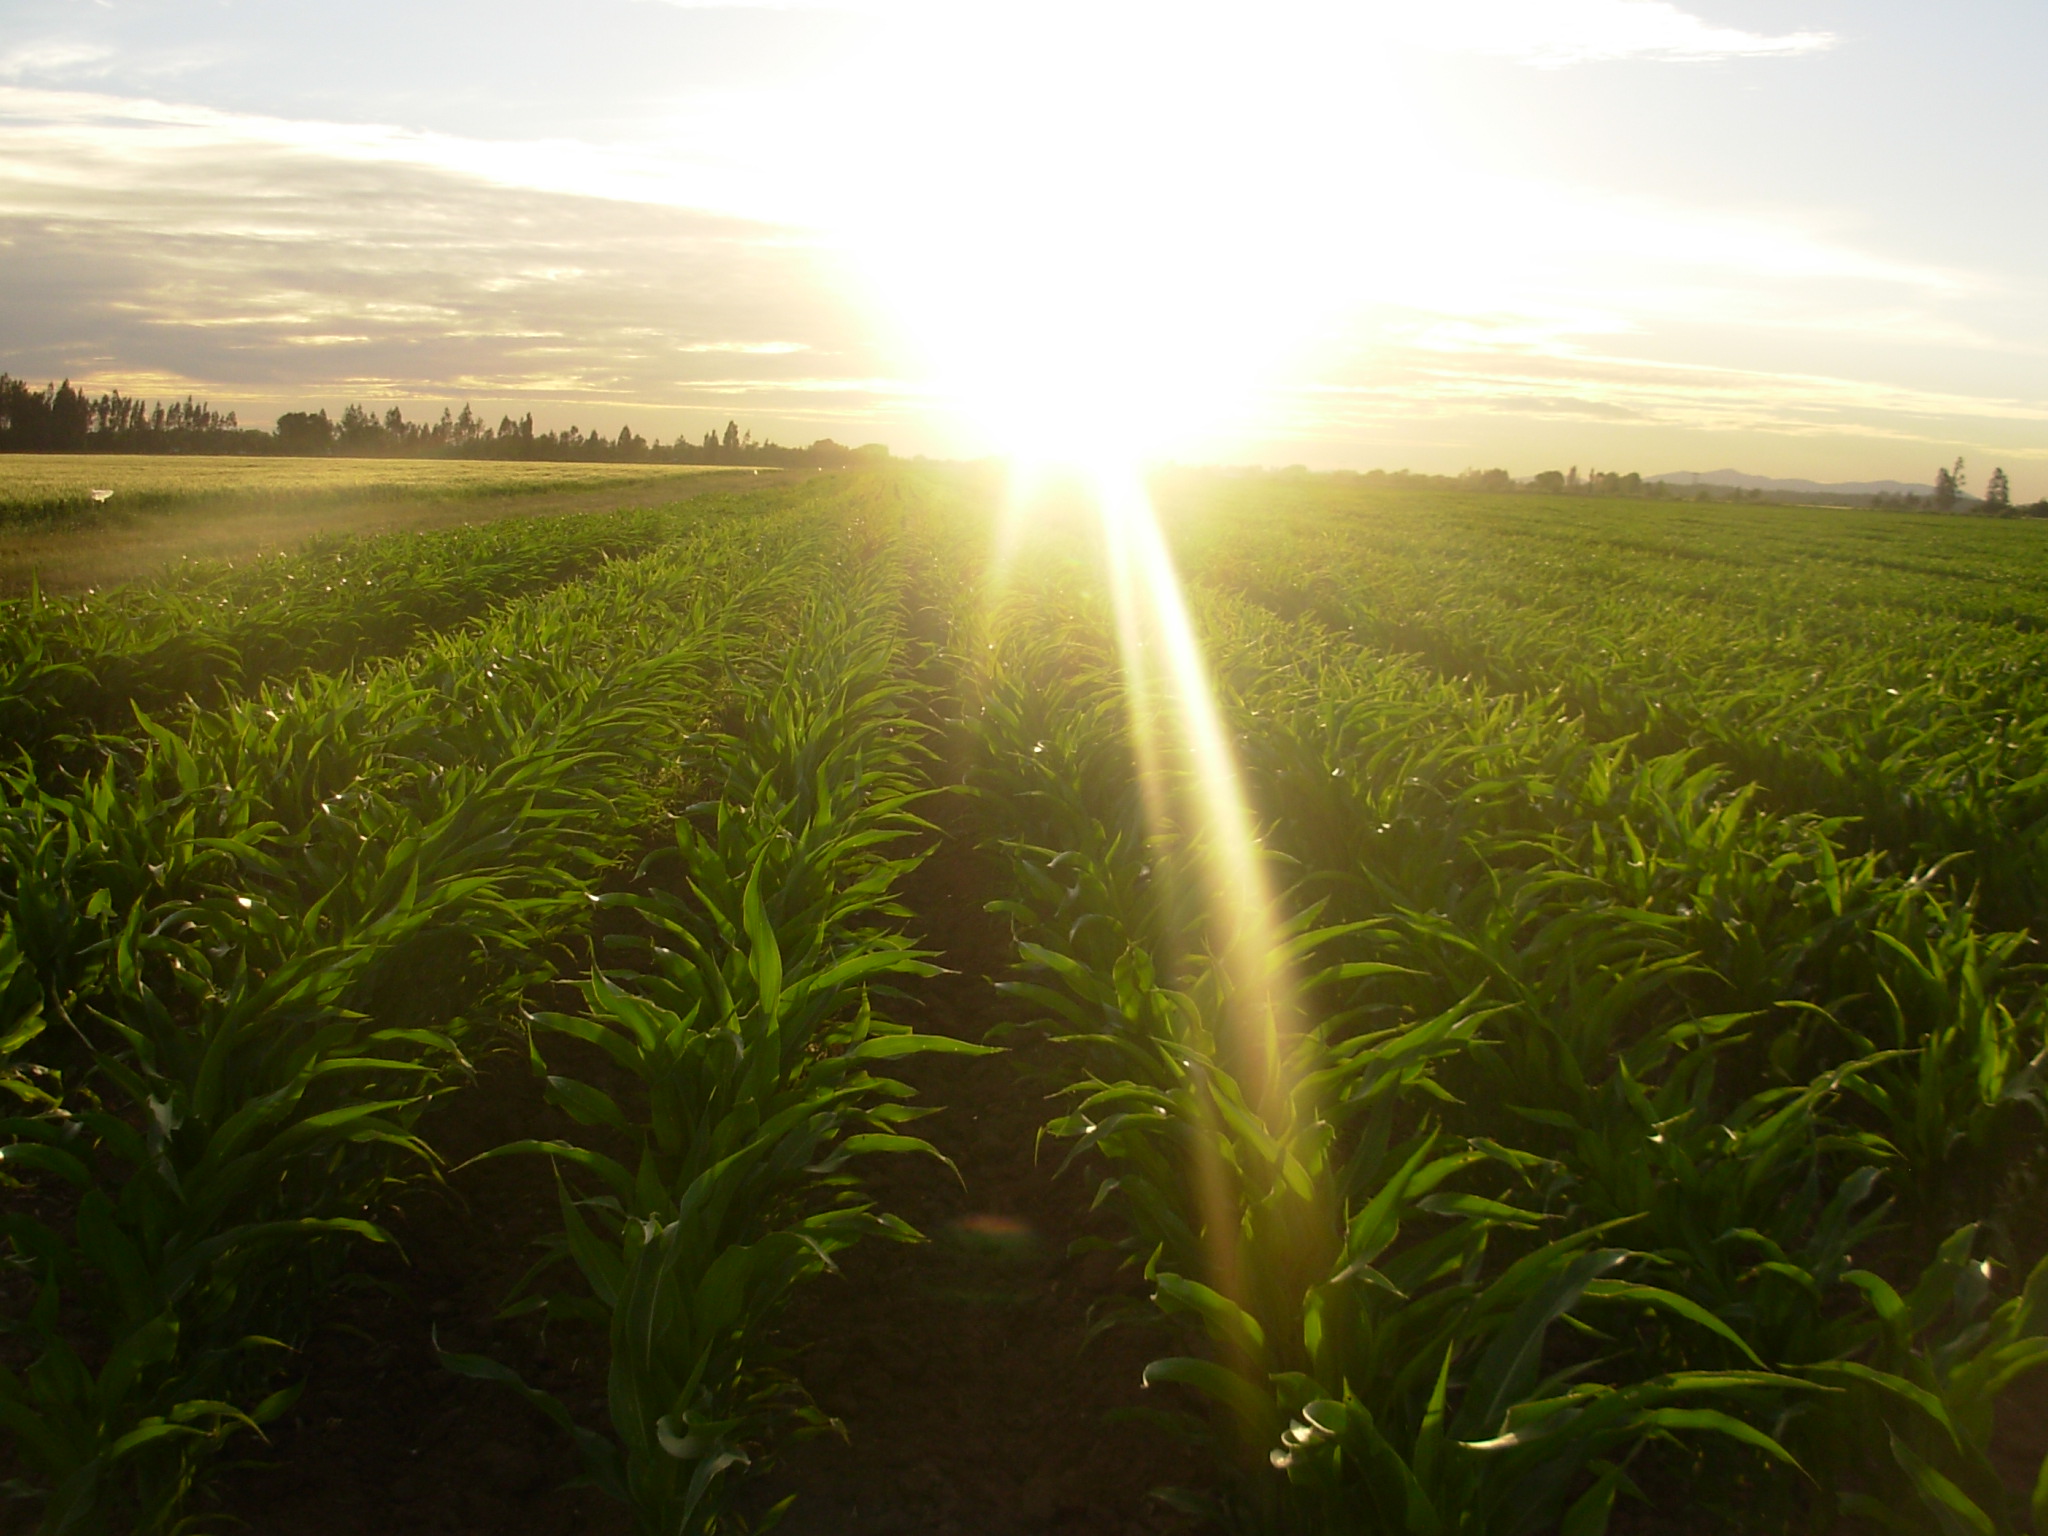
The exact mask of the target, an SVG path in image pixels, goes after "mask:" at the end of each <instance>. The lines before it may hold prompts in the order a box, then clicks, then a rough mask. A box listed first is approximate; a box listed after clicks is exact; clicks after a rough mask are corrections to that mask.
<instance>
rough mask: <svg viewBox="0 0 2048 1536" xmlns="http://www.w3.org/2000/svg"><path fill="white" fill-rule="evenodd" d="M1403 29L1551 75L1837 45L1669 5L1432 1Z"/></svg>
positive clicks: (1824, 37)
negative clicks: (1747, 27) (1593, 66)
mask: <svg viewBox="0 0 2048 1536" xmlns="http://www.w3.org/2000/svg"><path fill="white" fill-rule="evenodd" d="M1401 27H1402V30H1403V31H1404V32H1406V33H1407V34H1408V35H1409V36H1410V37H1411V38H1412V39H1414V40H1415V41H1417V42H1420V43H1422V44H1424V45H1425V46H1428V47H1431V48H1437V49H1441V50H1444V51H1447V52H1461V53H1489V54H1502V55H1506V56H1508V57H1511V58H1517V59H1522V60H1524V61H1526V62H1528V63H1532V64H1536V65H1540V66H1542V67H1545V68H1551V69H1556V68H1561V67H1563V66H1565V65H1569V64H1584V63H1591V62H1596V61H1601V60H1615V59H1651V60H1663V61H1667V62H1677V63H1699V62H1705V61H1712V60H1720V59H1758V58H1788V57H1793V56H1796V55H1799V54H1808V53H1819V52H1822V51H1824V50H1826V49H1829V48H1832V47H1833V46H1834V45H1835V37H1834V34H1833V33H1831V32H1787V33H1779V34H1776V35H1771V34H1765V33H1759V32H1745V31H1742V30H1741V29H1739V28H1735V27H1718V26H1715V25H1714V24H1713V23H1711V22H1708V21H1703V20H1701V19H1700V18H1699V17H1698V16H1695V15H1693V14H1692V13H1691V12H1689V11H1683V10H1680V9H1679V8H1678V7H1677V6H1675V5H1672V4H1669V3H1668V0H1433V3H1431V4H1429V5H1426V6H1417V7H1414V8H1413V9H1412V11H1409V12H1407V13H1406V15H1405V16H1404V18H1403V20H1402V22H1401Z"/></svg>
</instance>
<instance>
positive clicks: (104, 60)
mask: <svg viewBox="0 0 2048 1536" xmlns="http://www.w3.org/2000/svg"><path fill="white" fill-rule="evenodd" d="M113 58H114V50H113V49H111V48H109V47H107V46H106V45H105V44H103V43H84V42H74V41H70V40H68V39H64V38H44V39H41V40H39V41H36V42H31V43H18V44H16V45H15V46H14V47H12V48H9V49H8V50H7V51H6V52H5V53H0V80H27V79H40V80H72V79H80V78H88V77H91V76H96V75H104V74H105V73H107V71H108V69H109V68H111V67H112V62H113Z"/></svg>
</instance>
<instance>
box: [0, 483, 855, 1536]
mask: <svg viewBox="0 0 2048 1536" xmlns="http://www.w3.org/2000/svg"><path fill="white" fill-rule="evenodd" d="M840 503H841V504H839V505H829V504H821V505H819V506H818V507H815V508H810V509H805V510H799V511H796V512H791V513H785V514H781V515H762V516H757V517H753V518H748V519H731V520H720V521H717V522H714V523H712V524H710V525H708V526H706V527H704V528H703V529H701V530H699V531H697V532H695V533H693V534H691V535H689V536H688V537H686V538H684V539H682V540H681V541H679V542H676V543H673V544H671V545H670V546H669V547H667V548H665V549H663V550H662V551H661V552H660V553H658V554H656V555H653V556H650V557H648V558H644V559H641V560H638V561H633V562H623V563H618V564H614V565H612V566H610V567H607V568H606V569H604V570H602V571H600V572H598V573H597V574H595V575H593V576H591V577H589V578H587V579H586V580H584V581H581V582H577V583H574V584H572V585H571V586H568V587H565V588H561V589H558V590H555V591H552V592H548V593H545V594H543V595H540V596H537V597H530V598H528V599H527V600H525V601H523V602H518V603H515V604H512V605H511V606H509V607H506V608H504V609H503V610H502V611H501V612H499V613H498V614H496V615H495V616H493V617H491V618H489V619H487V620H486V621H485V622H483V623H481V624H479V625H477V626H475V627H473V628H470V629H467V630H464V631H461V632H459V633H455V634H451V635H447V636H445V637H443V638H442V639H440V640H439V641H437V642H435V643H433V644H431V645H428V646H425V647H423V648H421V649H419V650H416V651H415V652H413V653H412V654H410V655H409V656H407V657H406V658H405V659H404V660H403V662H401V663H394V664H389V665H385V666H382V667H377V668H372V669H370V670H369V671H367V672H365V673H363V674H361V675H332V674H329V675H304V676H301V677H299V678H297V679H296V680H294V681H293V682H292V683H291V684H290V685H288V686H275V687H264V688H259V689H257V690H255V691H254V693H253V695H252V696H251V697H249V698H247V699H245V700H240V701H231V702H230V703H229V704H228V705H226V706H225V707H223V708H221V709H219V710H215V711H208V712H201V713H198V714H195V715H193V716H192V717H191V718H190V719H188V720H186V721H184V722H183V723H181V724H180V725H179V726H178V727H177V728H175V729H172V728H169V727H166V726H162V725H153V726H151V727H150V729H149V730H148V732H147V733H146V736H145V738H144V740H143V741H142V742H141V743H140V744H139V745H138V746H137V747H136V749H135V750H134V751H133V752H132V753H128V754H124V755H121V756H119V757H116V758H114V759H112V760H109V761H107V762H106V763H104V764H103V765H102V766H100V767H99V768H98V769H96V770H95V771H94V772H93V773H92V774H91V775H90V776H89V777H87V778H84V779H69V778H65V777H63V776H61V775H59V776H57V777H56V778H54V779H50V780H48V781H45V782H41V783H39V782H38V781H37V780H36V778H35V777H34V776H32V775H31V774H30V773H29V772H28V771H27V770H25V769H24V770H20V771H16V772H15V773H13V774H12V775H10V777H9V779H8V782H7V784H6V786H5V797H4V802H0V896H4V901H5V908H4V916H5V921H4V926H0V971H4V977H0V985H4V989H5V990H4V1001H5V1003H6V1005H7V1013H6V1018H5V1020H4V1021H0V1038H4V1046H5V1050H6V1053H7V1055H6V1059H5V1062H4V1068H5V1071H4V1076H0V1087H5V1088H6V1089H7V1090H8V1091H9V1092H10V1094H11V1096H12V1097H13V1099H14V1101H15V1104H16V1109H15V1112H14V1113H13V1115H12V1117H11V1118H9V1119H8V1120H7V1122H6V1125H5V1131H6V1133H7V1136H8V1142H9V1144H8V1145H6V1146H5V1148H4V1149H0V1166H4V1168H5V1170H6V1172H7V1173H8V1174H9V1175H10V1176H12V1177H14V1178H16V1179H20V1180H24V1181H26V1185H25V1187H26V1189H27V1190H28V1192H29V1198H28V1199H27V1200H26V1201H25V1202H23V1203H20V1204H18V1205H17V1208H16V1209H15V1210H13V1211H11V1212H10V1213H9V1214H8V1215H7V1216H6V1218H5V1228H4V1230H5V1235H6V1237H7V1239H8V1241H9V1243H10V1245H11V1248H12V1251H13V1256H14V1260H15V1266H14V1267H15V1271H16V1274H17V1281H16V1282H15V1283H17V1284H23V1285H27V1286H28V1287H29V1290H30V1293H31V1297H32V1299H31V1301H30V1303H29V1304H28V1305H26V1306H24V1307H23V1308H21V1309H20V1312H21V1314H22V1326H21V1327H19V1328H18V1329H17V1330H16V1332H15V1334H14V1336H13V1337H12V1339H11V1341H10V1344H9V1348H8V1355H7V1364H6V1366H5V1368H4V1372H0V1422H4V1423H5V1425H6V1427H7V1429H8V1431H9V1434H10V1435H11V1436H12V1437H13V1438H14V1440H15V1442H16V1444H17V1446H18V1448H19V1453H20V1455H21V1458H22V1459H23V1461H24V1462H25V1463H26V1466H25V1467H24V1471H25V1472H26V1473H27V1474H28V1476H29V1479H30V1482H31V1484H32V1485H33V1486H36V1487H38V1488H39V1489H40V1490H41V1496H42V1500H43V1503H42V1510H41V1513H42V1520H43V1526H44V1528H45V1529H47V1530H51V1531H57V1530H71V1529H77V1530H89V1529H97V1528H109V1527H111V1528H120V1529H133V1530H155V1529H168V1528H170V1527H172V1526H173V1525H175V1524H176V1522H177V1521H178V1520H179V1519H180V1518H181V1515H182V1512H183V1511H185V1510H186V1509H187V1508H188V1507H189V1506H190V1505H191V1503H192V1501H193V1498H194V1494H195V1489H196V1487H197V1485H198V1482H199V1480H200V1479H201V1477H202V1474H203V1473H204V1470H205V1468H206V1467H207V1465H208V1464H209V1462H210V1461H211V1459H212V1458H213V1456H214V1455H215V1454H216V1453H217V1451H218V1450H219V1448H220V1446H221V1445H222V1444H223V1443H224V1442H226V1441H227V1440H228V1439H229V1438H230V1437H232V1436H233V1435H234V1434H235V1433H236V1432H237V1431H238V1430H247V1429H249V1428H252V1427H260V1426H261V1425H262V1424H263V1423H265V1422H267V1421H269V1420H271V1419H273V1418H275V1417H276V1416H277V1415H278V1414H280V1413H282V1412H283V1411H285V1409H286V1408H287V1407H288V1406H289V1404H290V1401H291V1400H292V1397H293V1395H294V1393H295V1390H296V1389H295V1388H294V1387H291V1386H280V1385H279V1382H280V1378H281V1375H282V1371H283V1369H284V1361H285V1359H286V1358H287V1356H286V1354H285V1351H284V1350H283V1348H282V1346H283V1345H284V1344H288V1343H289V1342H290V1341H291V1340H292V1339H293V1338H294V1337H295V1336H296V1335H297V1334H298V1332H299V1331H300V1330H302V1329H303V1327H304V1326H305V1320H306V1316H307V1308H308V1304H309V1301H310V1299H311V1298H312V1297H313V1296H314V1295H315V1294H317V1292H318V1288H319V1287H320V1285H321V1284H322V1281H323V1278H324V1277H325V1276H326V1275H328V1274H329V1273H331V1271H332V1268H333V1266H334V1265H335V1264H336V1263H337V1262H339V1261H340V1259H341V1257H342V1253H343V1252H344V1251H345V1249H346V1246H347V1245H348V1244H351V1243H357V1242H364V1241H383V1240H385V1235H384V1233H383V1232H382V1231H381V1229H380V1228H379V1227H378V1226H377V1225H376V1220H375V1218H376V1213H377V1209H378V1206H379V1204H380V1192H381V1191H382V1189H383V1188H384V1187H385V1185H386V1184H387V1183H388V1182H389V1181H390V1180H391V1179H393V1178H395V1177H402V1176H404V1175H405V1170H406V1169H407V1168H409V1167H411V1168H417V1167H423V1166H431V1164H432V1163H433V1161H434V1157H433V1152H432V1149H431V1148H430V1147H428V1146H427V1145H426V1144H425V1143H424V1142H423V1141H422V1140H421V1139H420V1136H419V1134H418V1117H419V1114H420V1111H421V1109H422V1107H423V1105H424V1104H425V1102H426V1101H427V1100H428V1099H429V1098H430V1097H431V1096H433V1095H436V1094H438V1093H442V1092H446V1091H451V1090H452V1089H454V1088H456V1087H458V1086H459V1085H460V1084H461V1083H462V1082H463V1081H465V1080H466V1076H467V1063H466V1054H465V1053H467V1052H469V1051H473V1050H475V1049H477V1048H479V1047H480V1046H485V1045H488V1043H489V1041H490V1039H491V1038H492V1036H491V1028H492V1025H493V1023H494V1021H496V1020H498V1019H501V1018H503V1017H504V1016H506V1015H507V1014H508V1012H509V1011H511V1010H513V1009H515V1008H516V1007H517V1006H518V1004H519V1000H520V999H521V998H522V997H523V996H525V995H526V994H527V993H528V992H529V991H530V990H531V989H532V987H533V986H534V985H535V984H537V983H539V982H542V981H545V980H547V979H548V978H549V977H551V976H553V975H556V974H561V973H563V972H564V971H565V970H566V971H567V973H568V974H571V975H573V974H575V973H576V971H577V970H578V969H579V962H578V961H577V960H576V959H575V954H574V941H575V940H576V937H577V935H579V934H581V933H584V932H586V931H587V929H588V925H589V922H590V916H591V913H592V911H593V910H594V908H593V906H592V903H591V900H590V897H591V895H592V894H593V893H594V891H595V890H596V888H597V887H598V885H599V884H600V882H602V881H603V880H604V879H605V878H606V872H607V871H608V870H611V869H613V868H615V867H616V866H617V865H618V863H619V861H620V860H621V859H622V858H625V857H627V856H628V855H631V854H633V853H635V852H638V851H639V850H641V849H643V848H644V847H645V846H646V845H647V842H648V840H649V838H650V836H651V835H652V832H653V829H654V828H655V827H656V826H657V825H659V824H661V823H662V822H663V821H664V820H665V819H666V818H665V811H666V808H667V807H668V806H669V805H670V804H671V803H672V802H673V801H674V799H675V797H676V796H677V795H678V794H679V793H680V792H682V791H684V790H686V789H688V788H691V787H697V786H698V785H699V784H700V781H701V780H702V778H703V777H704V776H705V775H706V774H708V773H710V772H712V771H713V770H712V765H711V763H710V762H709V761H707V760H705V758H704V747H703V742H704V740H705V738H703V736H702V734H701V733H702V732H703V731H704V730H705V728H706V727H707V726H709V725H713V724H715V723H716V722H717V721H718V720H720V719H721V718H724V717H725V716H726V715H727V714H728V713H729V712H730V711H731V710H732V709H733V708H735V707H736V705H737V695H735V693H734V689H735V687H736V686H737V682H736V680H737V679H740V678H743V677H745V676H747V675H749V673H750V669H754V668H757V667H758V666H759V665H761V664H762V662H763V661H764V659H765V660H768V661H771V662H772V659H773V658H775V657H777V656H780V655H782V654H783V653H784V651H785V650H786V648H787V647H788V645H789V644H790V643H791V641H792V638H793V637H795V636H796V635H798V634H800V633H801V632H802V631H803V628H804V625H805V622H806V620H805V617H804V615H805V607H804V602H805V598H804V594H806V593H807V592H810V591H814V590H815V589H817V588H818V587H820V586H821V585H825V584H826V583H827V582H828V581H829V580H830V579H832V573H834V572H835V571H838V570H842V569H843V568H844V566H845V564H846V562H847V560H848V558H849V550H850V549H851V548H852V547H854V546H855V545H857V544H858V543H859V542H860V541H861V540H862V539H863V538H868V539H870V540H872V538H873V537H875V535H872V534H869V535H863V534H862V533H861V526H862V523H863V519H864V518H865V517H866V512H865V511H864V509H863V506H862V505H861V504H860V497H859V494H858V492H857V491H855V492H848V493H845V494H842V496H841V497H840ZM771 841H775V842H776V844H777V846H778V847H779V846H780V842H779V840H776V839H772V838H771ZM765 895H766V893H765V892H762V891H759V890H758V889H757V890H756V893H755V895H754V896H751V897H746V898H745V900H744V901H743V905H745V904H746V903H747V902H751V903H753V904H754V905H755V906H757V907H758V906H759V903H760V900H761V898H762V897H763V896H765ZM754 926H755V928H756V929H758V926H759V925H758V923H756V924H755V925H754ZM794 937H795V936H794V935H791V934H789V933H787V932H783V931H779V932H778V933H777V935H776V939H777V942H779V943H783V944H790V943H793V942H794ZM885 948H886V946H885ZM748 953H749V955H750V957H752V959H753V961H754V962H755V963H756V969H757V970H758V972H759V974H760V975H761V976H766V975H768V974H770V972H771V971H772V969H773V962H772V961H770V960H769V959H768V958H767V956H766V946H765V945H764V944H761V943H756V944H754V945H753V946H751V947H750V948H749V949H748ZM757 985H759V983H758V982H757ZM795 995H796V991H795V989H794V988H793V989H792V997H794V996H795ZM833 1027H835V1028H843V1027H845V1026H842V1025H841V1024H839V1023H838V1022H837V1021H836V1020H835V1022H834V1025H833ZM875 1054H881V1052H876V1053H875ZM869 1091H870V1090H869V1088H868V1086H867V1084H866V1083H865V1082H860V1083H859V1084H858V1087H857V1092H854V1093H853V1094H852V1095H851V1097H852V1098H854V1099H859V1098H861V1096H863V1095H866V1094H867V1093H869ZM854 1112H855V1110H854V1107H853V1106H852V1105H851V1104H849V1106H848V1107H847V1108H846V1110H845V1113H847V1114H853V1113H854ZM854 1150H856V1151H858V1150H860V1148H859V1147H858V1145H855V1147H854ZM721 1166H723V1165H721ZM771 1204H772V1202H771ZM636 1230H638V1229H637V1228H636ZM721 1273H724V1271H721Z"/></svg>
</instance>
